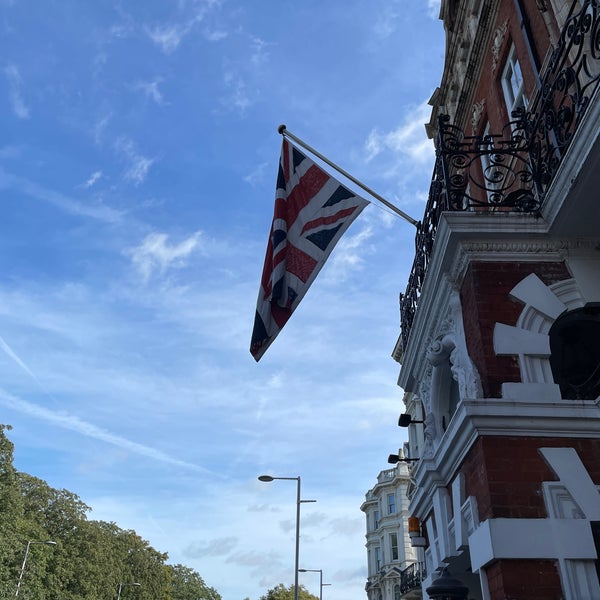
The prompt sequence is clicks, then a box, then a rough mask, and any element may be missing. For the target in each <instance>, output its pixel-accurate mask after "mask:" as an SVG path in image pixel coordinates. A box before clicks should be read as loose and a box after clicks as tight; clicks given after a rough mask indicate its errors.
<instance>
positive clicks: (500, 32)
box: [492, 21, 508, 73]
mask: <svg viewBox="0 0 600 600" xmlns="http://www.w3.org/2000/svg"><path fill="white" fill-rule="evenodd" d="M507 31H508V21H504V23H502V24H501V25H499V26H498V27H497V28H496V30H495V31H494V40H493V42H492V73H493V72H494V71H495V70H496V68H497V67H498V63H499V62H500V49H501V48H502V44H503V43H504V38H505V37H506V32H507Z"/></svg>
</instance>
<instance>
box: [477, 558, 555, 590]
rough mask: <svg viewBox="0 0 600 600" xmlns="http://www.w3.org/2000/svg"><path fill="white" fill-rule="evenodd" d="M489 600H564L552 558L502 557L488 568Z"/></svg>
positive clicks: (486, 571) (486, 570)
mask: <svg viewBox="0 0 600 600" xmlns="http://www.w3.org/2000/svg"><path fill="white" fill-rule="evenodd" d="M485 573H486V576H487V580H488V586H489V590H490V600H562V599H563V597H564V596H563V593H562V588H561V585H560V576H559V574H558V565H557V564H556V561H553V560H499V561H496V562H495V563H493V564H492V565H490V566H489V567H487V568H486V569H485Z"/></svg>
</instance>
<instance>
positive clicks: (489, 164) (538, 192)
mask: <svg viewBox="0 0 600 600" xmlns="http://www.w3.org/2000/svg"><path fill="white" fill-rule="evenodd" d="M599 12H600V9H599V7H598V0H584V1H583V2H579V1H575V2H573V3H572V6H571V10H570V13H569V16H568V19H567V21H566V23H565V26H564V28H563V30H562V32H561V35H560V39H559V43H558V44H557V46H556V48H555V50H554V51H553V53H552V55H551V57H550V60H549V61H548V64H547V67H546V68H545V69H544V71H543V73H542V74H541V75H540V82H539V89H538V92H537V94H536V96H535V97H534V98H533V100H532V102H531V104H530V105H529V107H528V110H527V111H526V112H525V111H521V112H517V113H515V114H514V115H513V117H514V120H513V121H511V122H510V123H507V124H506V125H505V126H504V128H503V130H502V131H501V132H499V133H497V134H489V135H481V136H467V135H465V133H464V132H463V131H462V130H461V129H460V128H459V127H457V126H455V125H453V124H451V123H450V119H449V117H448V116H446V115H442V116H440V118H439V120H438V131H437V139H436V161H435V166H434V171H433V176H432V180H431V185H430V189H429V196H428V200H427V204H426V207H425V214H424V217H423V220H422V221H421V222H420V223H419V224H418V226H417V234H416V237H415V259H414V262H413V265H412V269H411V273H410V276H409V279H408V285H407V288H406V291H405V293H404V294H401V295H400V321H401V335H400V349H401V352H402V353H404V351H405V349H406V346H407V344H408V340H409V336H410V331H411V327H412V324H413V321H414V318H415V314H416V311H417V306H418V303H419V297H420V295H421V291H422V288H423V282H424V280H425V276H426V273H427V268H428V266H429V262H430V258H431V253H432V251H433V246H434V243H435V238H436V232H437V227H438V223H439V220H440V216H441V214H442V212H445V211H463V212H472V213H478V212H485V213H495V212H501V213H507V212H508V213H510V212H519V213H525V214H529V215H531V218H532V219H535V218H536V217H539V216H540V211H541V210H542V208H543V206H544V201H545V200H546V195H547V192H548V189H549V188H550V186H551V184H552V182H553V180H554V178H555V176H556V174H557V171H558V169H559V167H560V165H561V162H562V160H563V158H564V156H565V154H566V153H567V150H568V149H569V147H570V145H571V143H572V141H573V139H574V138H575V137H576V134H577V132H578V129H579V126H580V124H581V122H582V120H583V119H584V116H585V115H586V112H587V110H588V108H589V107H590V105H591V104H592V98H593V97H594V94H595V92H596V90H597V88H598V82H599V81H600V41H599V40H600V37H599V36H598V31H599V30H600V14H599Z"/></svg>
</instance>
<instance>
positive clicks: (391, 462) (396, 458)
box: [388, 454, 419, 465]
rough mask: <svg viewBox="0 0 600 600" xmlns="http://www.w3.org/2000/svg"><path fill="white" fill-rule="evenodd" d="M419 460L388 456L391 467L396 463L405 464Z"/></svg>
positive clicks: (396, 455)
mask: <svg viewBox="0 0 600 600" xmlns="http://www.w3.org/2000/svg"><path fill="white" fill-rule="evenodd" d="M418 460H419V459H418V458H404V457H403V456H399V455H398V454H390V455H389V456H388V462H389V463H390V464H391V465H395V464H396V463H399V462H405V463H411V462H417V461H418Z"/></svg>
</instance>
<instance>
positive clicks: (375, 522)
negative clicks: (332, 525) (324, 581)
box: [360, 462, 422, 600]
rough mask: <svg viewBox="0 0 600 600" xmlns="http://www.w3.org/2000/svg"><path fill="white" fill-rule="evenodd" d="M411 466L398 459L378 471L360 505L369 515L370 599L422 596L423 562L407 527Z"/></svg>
mask: <svg viewBox="0 0 600 600" xmlns="http://www.w3.org/2000/svg"><path fill="white" fill-rule="evenodd" d="M409 469H410V467H409V466H408V465H407V463H404V462H399V463H398V464H397V465H396V466H395V467H393V468H390V469H386V470H384V471H381V472H380V473H379V476H378V477H377V484H376V485H375V486H374V487H373V488H372V489H370V490H369V491H368V492H367V494H366V496H365V501H364V502H363V504H362V506H361V507H360V508H361V510H362V511H363V512H364V513H365V518H366V540H367V542H366V547H367V564H368V579H367V584H366V591H367V596H368V598H369V600H402V599H405V598H406V599H408V598H421V590H420V581H421V578H422V568H421V564H422V563H421V564H420V563H419V561H418V559H417V549H415V548H413V547H412V546H411V540H410V536H409V531H408V517H409V511H408V496H407V490H408V488H409V485H410V474H409Z"/></svg>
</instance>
